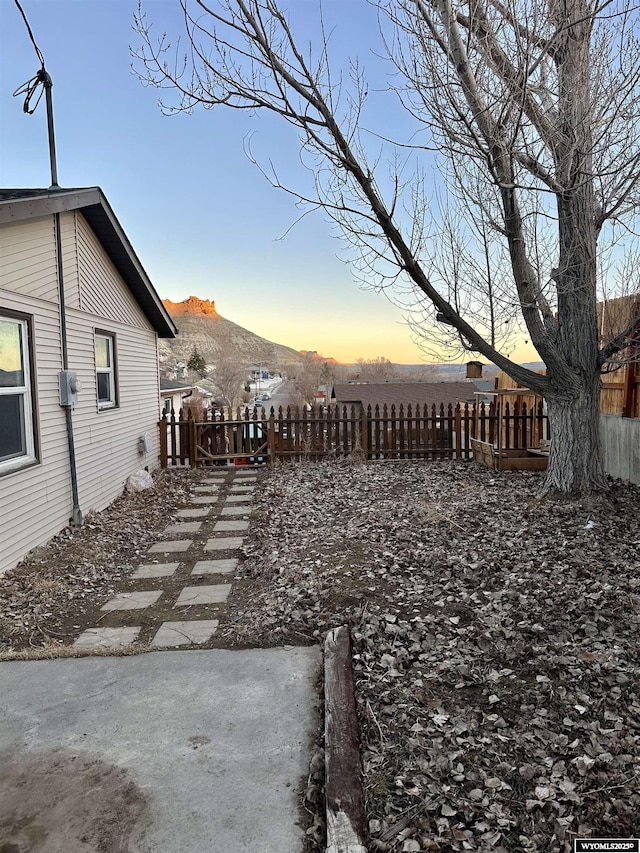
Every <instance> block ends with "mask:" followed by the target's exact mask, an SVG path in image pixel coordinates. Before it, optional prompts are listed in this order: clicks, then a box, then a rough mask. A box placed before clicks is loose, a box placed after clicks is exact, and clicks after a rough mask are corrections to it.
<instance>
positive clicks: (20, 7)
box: [14, 0, 44, 71]
mask: <svg viewBox="0 0 640 853" xmlns="http://www.w3.org/2000/svg"><path fill="white" fill-rule="evenodd" d="M14 2H15V4H16V6H17V7H18V11H19V12H20V14H21V15H22V20H23V21H24V25H25V27H26V28H27V32H28V33H29V38H30V39H31V44H32V45H33V47H34V48H35V51H36V56H37V57H38V59H39V60H40V65H41V66H42V70H43V71H44V56H43V55H42V51H41V50H40V48H39V47H38V45H37V44H36V40H35V38H34V35H33V31H32V29H31V25H30V24H29V21H28V19H27V16H26V15H25V11H24V9H23V8H22V6H21V5H20V0H14Z"/></svg>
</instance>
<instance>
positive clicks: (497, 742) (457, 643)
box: [226, 462, 640, 853]
mask: <svg viewBox="0 0 640 853" xmlns="http://www.w3.org/2000/svg"><path fill="white" fill-rule="evenodd" d="M262 485H263V488H262V490H261V493H260V495H259V498H258V509H257V512H258V523H257V524H256V525H255V527H254V530H255V531H256V532H255V533H254V536H253V539H252V540H251V541H250V544H249V547H248V548H247V560H246V562H245V564H244V573H245V575H246V576H247V579H251V582H252V583H251V584H250V585H248V584H247V585H246V586H247V587H248V588H250V589H252V590H253V592H249V593H246V594H245V596H244V597H243V599H242V600H241V601H237V602H236V608H237V610H236V613H235V619H234V622H233V625H232V626H231V627H230V626H227V628H226V634H227V636H228V638H229V639H230V640H232V641H233V642H247V641H251V642H262V643H265V644H269V643H282V642H301V641H304V640H305V639H311V638H321V637H322V635H323V632H324V631H325V630H326V629H327V628H329V627H331V626H334V625H336V624H340V623H344V622H345V621H348V622H349V624H350V625H351V628H352V636H353V640H354V666H355V672H356V680H357V702H358V708H359V715H360V724H361V733H362V744H363V754H362V758H363V766H364V784H365V793H366V800H367V810H368V818H369V828H370V832H371V843H370V849H371V850H372V851H403V852H404V853H410V852H411V851H429V850H441V851H454V850H456V851H457V850H481V851H489V850H491V851H540V853H551V851H569V850H572V849H573V845H572V840H573V838H575V837H576V836H578V837H582V836H587V837H592V838H595V837H609V838H610V837H630V836H632V837H636V836H640V565H639V556H638V555H639V553H640V547H639V546H640V525H639V523H638V509H639V506H640V501H639V498H640V489H638V488H637V487H633V486H625V485H622V484H619V483H618V484H614V485H613V486H612V488H611V491H610V493H609V494H608V495H607V496H606V497H604V498H595V499H592V500H589V501H575V500H567V501H555V502H554V501H548V500H545V501H541V500H539V499H537V497H536V492H537V489H538V488H539V485H540V480H539V475H535V474H494V473H493V472H491V471H489V470H487V469H484V468H481V467H479V466H475V465H468V464H465V463H437V464H432V463H422V462H400V463H388V464H383V465H380V464H378V465H376V464H369V465H358V464H348V463H345V464H315V465H314V464H308V465H296V466H285V467H282V468H280V469H277V470H275V471H273V472H269V473H268V474H266V475H265V477H264V479H263V480H262Z"/></svg>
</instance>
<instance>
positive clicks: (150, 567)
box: [131, 563, 180, 580]
mask: <svg viewBox="0 0 640 853" xmlns="http://www.w3.org/2000/svg"><path fill="white" fill-rule="evenodd" d="M179 565H180V563H145V564H144V566H138V568H137V569H136V570H135V572H134V573H133V574H132V575H131V577H132V578H133V579H134V580H137V579H138V578H168V577H171V575H172V574H174V572H175V570H176V569H177V568H178V566H179Z"/></svg>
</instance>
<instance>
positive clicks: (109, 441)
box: [0, 213, 159, 573]
mask: <svg viewBox="0 0 640 853" xmlns="http://www.w3.org/2000/svg"><path fill="white" fill-rule="evenodd" d="M61 220H62V240H63V267H64V272H65V296H66V299H65V302H66V304H67V332H68V335H67V337H68V352H69V368H70V369H71V370H76V371H77V372H78V374H79V377H80V379H81V381H82V386H83V387H82V391H81V392H80V396H79V403H78V405H77V406H76V407H75V409H74V410H73V428H74V438H75V446H76V464H77V469H78V488H79V499H80V500H79V503H80V508H81V510H82V512H83V513H84V514H85V515H86V514H87V513H88V512H90V511H92V510H101V509H104V508H105V507H106V506H107V505H108V504H109V503H110V502H111V501H112V500H113V499H114V498H115V497H117V496H118V495H119V494H121V493H122V489H123V484H124V482H125V481H126V479H127V477H128V476H129V475H130V474H132V473H133V472H134V471H135V470H136V469H137V468H139V467H141V466H144V465H148V466H149V467H150V468H151V467H155V466H156V465H157V464H158V452H159V444H158V429H157V421H158V417H159V387H158V361H157V340H156V333H155V332H154V331H153V329H152V328H151V326H150V324H149V322H148V321H147V319H146V317H145V316H144V314H143V312H142V311H141V309H140V308H139V306H138V304H137V303H136V302H135V299H134V298H133V296H132V295H131V293H130V291H129V290H128V288H127V287H126V286H125V285H124V283H123V282H122V280H121V279H120V277H119V275H118V273H117V272H116V270H115V268H114V266H113V264H112V263H111V261H110V260H109V258H108V257H107V255H106V254H105V252H104V251H103V249H102V247H101V246H100V244H99V243H98V241H97V240H96V238H95V236H94V235H93V232H92V231H91V229H90V228H89V227H88V225H87V223H86V221H85V220H84V219H83V217H82V216H81V215H80V214H78V213H76V214H63V215H62V216H61ZM57 297H58V292H57V276H56V254H55V234H54V227H53V217H48V218H39V219H35V220H29V221H28V222H24V223H19V224H9V225H6V226H2V227H0V307H5V308H10V309H13V310H17V311H21V312H23V313H25V314H29V315H31V316H32V318H33V324H32V330H33V335H34V340H35V365H33V366H32V367H33V370H34V374H35V377H36V382H37V398H38V399H37V400H36V401H35V404H36V408H37V411H38V421H39V426H38V429H37V440H38V442H39V447H40V451H39V460H40V461H39V463H38V464H36V465H34V466H32V467H30V468H25V469H22V470H17V471H13V472H11V473H7V474H5V475H4V476H0V573H1V572H2V571H5V570H6V569H8V568H10V567H12V566H14V565H15V564H16V563H17V562H18V561H19V560H20V559H21V558H22V557H23V556H24V555H25V554H26V553H27V552H28V551H29V550H31V549H32V548H34V547H35V546H36V545H40V544H43V543H44V542H46V541H47V540H48V539H50V538H51V536H53V535H55V534H56V533H58V532H59V531H60V530H62V529H63V528H64V527H65V526H66V525H67V524H68V522H69V518H70V516H71V511H72V498H71V482H70V474H69V458H68V450H67V434H66V425H65V414H64V409H62V408H61V407H60V405H59V402H58V373H59V371H60V370H61V368H62V350H61V339H60V327H59V325H60V324H59V311H58V299H57ZM81 306H82V308H83V309H84V310H80V308H81ZM95 328H100V329H104V330H107V331H110V332H112V333H113V334H114V335H115V339H116V368H117V381H118V396H119V406H118V407H117V408H114V409H108V410H104V411H98V407H97V390H96V374H95V358H94V345H93V335H94V329H95ZM147 431H148V432H150V433H151V436H152V443H153V449H152V451H151V452H150V453H148V454H144V455H141V454H140V453H139V452H138V448H137V442H138V438H139V436H141V435H143V434H144V433H145V432H147Z"/></svg>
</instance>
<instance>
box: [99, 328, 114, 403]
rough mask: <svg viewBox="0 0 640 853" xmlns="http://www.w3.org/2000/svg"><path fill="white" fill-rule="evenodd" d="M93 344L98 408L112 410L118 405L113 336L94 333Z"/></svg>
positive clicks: (104, 333)
mask: <svg viewBox="0 0 640 853" xmlns="http://www.w3.org/2000/svg"><path fill="white" fill-rule="evenodd" d="M94 342H95V350H96V386H97V389H98V408H99V409H112V408H113V407H114V406H117V405H118V401H117V398H116V388H117V386H116V361H115V353H116V341H115V336H114V335H110V334H107V333H106V332H96V333H95V339H94Z"/></svg>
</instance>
